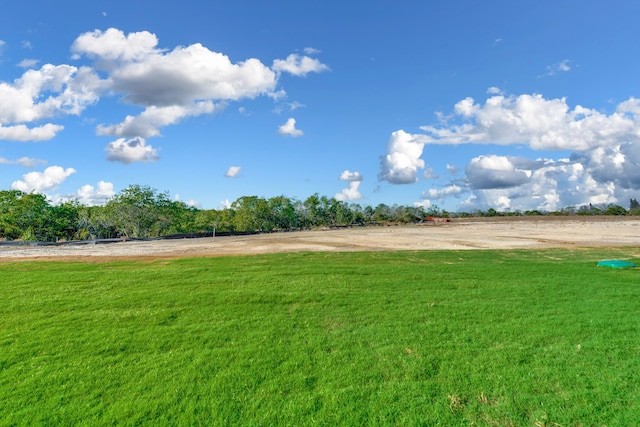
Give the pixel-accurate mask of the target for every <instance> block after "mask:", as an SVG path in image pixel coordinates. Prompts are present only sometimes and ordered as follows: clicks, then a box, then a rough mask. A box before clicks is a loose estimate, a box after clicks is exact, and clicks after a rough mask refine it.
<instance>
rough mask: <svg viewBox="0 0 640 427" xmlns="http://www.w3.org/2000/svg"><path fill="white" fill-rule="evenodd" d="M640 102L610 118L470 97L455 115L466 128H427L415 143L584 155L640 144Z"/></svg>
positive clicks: (559, 102)
mask: <svg viewBox="0 0 640 427" xmlns="http://www.w3.org/2000/svg"><path fill="white" fill-rule="evenodd" d="M638 108H639V107H638V100H636V99H634V98H631V99H629V100H628V101H626V102H624V103H622V104H620V105H619V106H618V109H617V110H616V112H614V113H612V114H610V115H607V114H603V113H600V112H598V111H596V110H591V109H588V108H584V107H582V106H576V107H575V108H574V109H573V110H571V109H569V106H568V105H567V103H566V99H564V98H560V99H549V100H548V99H544V98H543V97H542V96H541V95H520V96H517V97H505V96H501V95H500V96H493V97H491V98H489V99H487V101H486V102H485V104H484V105H480V104H476V103H475V102H474V100H473V99H471V98H466V99H464V100H462V101H460V102H458V103H457V104H456V105H455V108H454V111H455V113H456V114H457V115H458V116H460V117H461V118H463V119H464V120H465V121H466V123H463V124H461V125H455V126H445V127H433V126H422V127H421V129H422V130H423V131H425V132H426V134H422V135H415V136H414V139H416V140H417V141H420V142H422V143H424V144H465V143H478V144H480V143H481V144H498V145H516V144H524V145H529V146H530V147H531V148H533V149H541V150H542V149H545V150H577V151H585V150H589V149H592V148H596V147H601V146H615V145H617V144H620V143H622V142H631V141H635V142H639V141H640V114H638Z"/></svg>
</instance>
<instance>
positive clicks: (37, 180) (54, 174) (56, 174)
mask: <svg viewBox="0 0 640 427" xmlns="http://www.w3.org/2000/svg"><path fill="white" fill-rule="evenodd" d="M74 173H76V170H75V169H73V168H67V169H64V168H62V167H60V166H49V167H48V168H46V169H45V170H44V171H42V172H29V173H27V174H24V175H22V179H21V180H18V181H14V182H13V183H12V184H11V188H12V189H14V190H20V191H23V192H25V193H31V192H35V193H46V192H47V191H50V190H53V189H55V188H56V187H57V186H58V185H60V184H62V183H63V182H64V181H65V180H66V179H67V177H69V175H72V174H74Z"/></svg>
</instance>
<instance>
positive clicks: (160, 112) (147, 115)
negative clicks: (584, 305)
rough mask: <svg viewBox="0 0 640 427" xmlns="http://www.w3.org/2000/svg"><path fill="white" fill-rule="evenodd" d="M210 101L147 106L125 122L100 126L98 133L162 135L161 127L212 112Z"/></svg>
mask: <svg viewBox="0 0 640 427" xmlns="http://www.w3.org/2000/svg"><path fill="white" fill-rule="evenodd" d="M213 110H214V106H213V103H212V102H210V101H203V102H197V103H195V104H193V105H189V106H186V107H184V106H181V105H171V106H167V107H156V106H150V107H147V108H146V109H145V110H144V111H143V112H142V113H141V114H140V115H138V116H127V117H126V118H125V119H124V121H123V122H121V123H119V124H117V125H112V126H102V125H99V126H98V130H97V132H98V135H111V136H124V137H136V136H138V137H142V138H150V137H152V136H158V135H160V128H161V127H164V126H167V125H171V124H175V123H178V122H179V121H180V120H181V119H183V118H184V117H188V116H198V115H200V114H205V113H211V112H212V111H213Z"/></svg>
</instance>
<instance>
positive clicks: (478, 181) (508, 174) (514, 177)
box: [465, 155, 531, 189]
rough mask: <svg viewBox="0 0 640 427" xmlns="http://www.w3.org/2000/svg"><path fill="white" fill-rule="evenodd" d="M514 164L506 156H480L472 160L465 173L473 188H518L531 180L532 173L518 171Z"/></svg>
mask: <svg viewBox="0 0 640 427" xmlns="http://www.w3.org/2000/svg"><path fill="white" fill-rule="evenodd" d="M514 163H515V162H514V161H512V158H509V157H505V156H496V155H488V156H479V157H475V158H473V159H471V161H470V162H469V164H468V165H467V167H466V170H465V172H466V174H467V179H468V180H469V182H470V184H471V187H472V188H479V189H488V188H508V187H516V186H519V185H522V184H524V183H525V182H527V181H528V180H529V178H530V176H531V171H527V170H523V169H518V168H517V167H516V165H515V164H514Z"/></svg>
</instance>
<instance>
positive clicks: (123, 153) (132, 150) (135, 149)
mask: <svg viewBox="0 0 640 427" xmlns="http://www.w3.org/2000/svg"><path fill="white" fill-rule="evenodd" d="M105 151H106V152H107V160H108V161H110V162H120V163H124V164H130V163H135V162H155V161H157V160H158V159H159V158H160V157H159V156H158V150H157V149H156V148H153V146H151V145H147V142H146V141H145V139H144V138H140V137H135V138H131V139H125V138H119V139H117V140H115V141H112V142H110V143H109V144H108V145H107V146H106V148H105Z"/></svg>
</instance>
